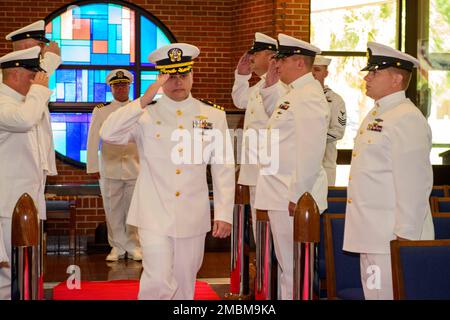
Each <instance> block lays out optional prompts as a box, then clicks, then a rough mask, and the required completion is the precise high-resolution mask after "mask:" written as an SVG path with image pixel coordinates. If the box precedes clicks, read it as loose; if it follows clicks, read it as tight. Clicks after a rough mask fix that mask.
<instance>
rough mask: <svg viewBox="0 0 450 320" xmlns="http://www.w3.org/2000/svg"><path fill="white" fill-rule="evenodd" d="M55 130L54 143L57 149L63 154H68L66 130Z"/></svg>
mask: <svg viewBox="0 0 450 320" xmlns="http://www.w3.org/2000/svg"><path fill="white" fill-rule="evenodd" d="M52 131H53V143H54V144H55V150H56V151H58V152H59V153H61V154H66V130H64V131H57V130H52Z"/></svg>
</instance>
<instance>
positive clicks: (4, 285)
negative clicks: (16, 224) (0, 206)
mask: <svg viewBox="0 0 450 320" xmlns="http://www.w3.org/2000/svg"><path fill="white" fill-rule="evenodd" d="M11 223H12V219H10V218H5V217H0V224H1V227H2V231H3V242H4V244H5V249H6V253H7V255H8V258H9V261H10V262H9V263H0V300H11Z"/></svg>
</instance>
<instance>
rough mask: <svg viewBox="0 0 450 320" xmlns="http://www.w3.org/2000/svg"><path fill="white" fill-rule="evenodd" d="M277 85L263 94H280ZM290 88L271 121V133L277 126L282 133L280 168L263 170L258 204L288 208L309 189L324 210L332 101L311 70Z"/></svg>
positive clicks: (257, 187) (257, 188) (256, 204)
mask: <svg viewBox="0 0 450 320" xmlns="http://www.w3.org/2000/svg"><path fill="white" fill-rule="evenodd" d="M274 87H275V86H271V87H269V88H265V89H262V90H261V94H262V95H264V96H274V95H276V94H275V93H274V92H273V90H278V89H276V88H274ZM290 88H291V90H290V92H289V93H287V94H286V95H285V96H283V97H282V98H281V99H279V101H278V104H277V105H278V107H277V108H276V109H275V111H274V112H273V114H272V116H271V118H270V119H269V122H268V128H269V130H270V132H271V134H273V132H274V130H277V131H278V133H279V168H278V170H277V171H276V172H275V173H273V174H270V175H268V174H265V173H263V172H262V171H263V170H261V171H260V176H259V179H258V184H257V186H256V201H255V207H256V208H257V209H263V210H276V211H287V208H288V204H289V201H292V202H294V203H297V201H298V199H299V198H300V197H301V196H302V195H303V193H305V192H309V193H311V194H312V196H313V197H314V199H315V201H316V202H317V205H318V207H319V209H320V211H324V210H325V209H326V208H327V192H328V184H327V177H326V173H325V170H324V169H323V167H322V159H323V156H324V152H325V144H326V136H327V131H328V123H329V113H330V112H329V106H328V102H327V100H326V99H325V95H324V94H323V89H322V86H321V85H320V83H319V82H318V81H317V80H315V79H314V77H313V76H312V74H311V73H308V74H306V75H304V76H302V77H300V78H298V79H297V80H296V81H294V82H293V83H291V84H290ZM274 143H276V142H275V141H274ZM262 152H264V154H270V152H268V151H267V150H266V151H262ZM261 169H264V166H261Z"/></svg>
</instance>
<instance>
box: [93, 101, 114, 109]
mask: <svg viewBox="0 0 450 320" xmlns="http://www.w3.org/2000/svg"><path fill="white" fill-rule="evenodd" d="M110 103H111V102H105V103H99V104H98V105H96V106H95V107H96V108H98V109H100V108H103V107H106V106H107V105H109V104H110Z"/></svg>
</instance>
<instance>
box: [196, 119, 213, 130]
mask: <svg viewBox="0 0 450 320" xmlns="http://www.w3.org/2000/svg"><path fill="white" fill-rule="evenodd" d="M192 127H193V128H196V129H205V130H210V129H212V128H213V124H212V122H208V121H206V119H200V120H194V121H192Z"/></svg>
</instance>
